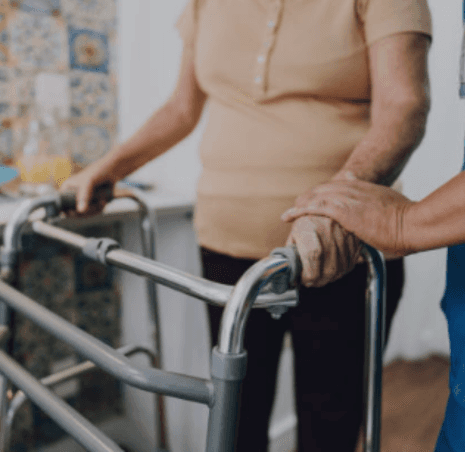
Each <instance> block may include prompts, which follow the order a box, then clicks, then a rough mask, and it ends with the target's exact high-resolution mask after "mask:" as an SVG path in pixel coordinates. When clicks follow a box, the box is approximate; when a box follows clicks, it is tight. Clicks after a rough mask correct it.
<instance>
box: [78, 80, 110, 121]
mask: <svg viewBox="0 0 465 452" xmlns="http://www.w3.org/2000/svg"><path fill="white" fill-rule="evenodd" d="M69 86H70V98H71V109H70V116H71V119H74V120H83V119H84V120H91V121H92V120H95V121H102V122H103V123H105V124H110V123H113V122H114V121H115V120H116V92H115V91H116V90H115V88H114V86H112V83H111V79H110V77H109V76H108V75H105V74H99V73H95V72H83V71H71V73H70V78H69Z"/></svg>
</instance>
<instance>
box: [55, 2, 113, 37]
mask: <svg viewBox="0 0 465 452" xmlns="http://www.w3.org/2000/svg"><path fill="white" fill-rule="evenodd" d="M62 15H63V17H64V18H65V19H66V20H67V21H68V22H69V23H70V24H71V25H72V26H74V27H76V28H91V29H96V30H100V31H105V32H108V33H111V32H114V31H116V5H115V1H114V0H62Z"/></svg>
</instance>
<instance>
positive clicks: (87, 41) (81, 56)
mask: <svg viewBox="0 0 465 452" xmlns="http://www.w3.org/2000/svg"><path fill="white" fill-rule="evenodd" d="M68 40H69V62H70V67H71V69H80V70H83V71H90V72H100V73H105V74H106V73H108V65H109V49H108V35H107V34H106V33H101V32H99V31H97V30H92V29H89V28H74V27H72V26H69V27H68Z"/></svg>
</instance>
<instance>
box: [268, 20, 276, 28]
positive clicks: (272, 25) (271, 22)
mask: <svg viewBox="0 0 465 452" xmlns="http://www.w3.org/2000/svg"><path fill="white" fill-rule="evenodd" d="M274 26H275V23H274V21H272V20H270V21H269V22H268V28H273V27H274Z"/></svg>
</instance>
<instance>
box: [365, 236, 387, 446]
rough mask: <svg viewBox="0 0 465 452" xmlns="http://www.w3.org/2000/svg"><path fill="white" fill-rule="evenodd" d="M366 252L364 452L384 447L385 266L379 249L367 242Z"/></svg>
mask: <svg viewBox="0 0 465 452" xmlns="http://www.w3.org/2000/svg"><path fill="white" fill-rule="evenodd" d="M363 254H364V255H365V258H366V260H367V262H368V284H367V292H366V294H367V295H366V302H365V322H366V331H365V337H366V348H365V369H364V374H365V378H364V385H365V388H364V389H365V390H364V396H365V416H364V429H365V432H364V433H365V441H364V445H363V447H364V448H363V450H364V452H379V451H380V447H381V394H382V376H383V349H384V334H385V312H386V284H385V282H386V268H385V263H384V258H383V256H382V255H381V253H380V252H379V251H376V250H375V249H374V248H371V247H370V246H368V245H365V247H364V250H363Z"/></svg>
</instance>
